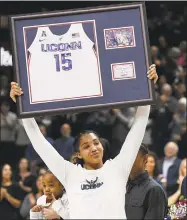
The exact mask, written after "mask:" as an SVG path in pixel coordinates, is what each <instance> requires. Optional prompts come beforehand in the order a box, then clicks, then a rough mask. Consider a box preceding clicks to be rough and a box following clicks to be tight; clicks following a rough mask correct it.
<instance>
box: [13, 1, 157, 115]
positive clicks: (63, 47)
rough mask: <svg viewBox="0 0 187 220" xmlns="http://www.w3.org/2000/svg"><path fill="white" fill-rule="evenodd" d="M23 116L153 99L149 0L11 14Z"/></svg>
mask: <svg viewBox="0 0 187 220" xmlns="http://www.w3.org/2000/svg"><path fill="white" fill-rule="evenodd" d="M10 26H11V37H12V47H13V63H14V70H15V75H16V79H15V80H16V82H18V83H19V85H20V87H21V88H22V89H23V92H24V95H22V96H21V97H19V99H18V115H19V117H20V118H24V117H35V116H39V115H43V114H63V113H68V112H73V111H76V112H79V111H89V110H94V109H98V108H119V107H121V106H122V105H123V106H124V105H126V106H133V105H145V104H154V102H155V94H154V88H153V83H152V82H150V80H148V78H147V70H148V68H149V66H150V65H151V59H150V53H149V51H150V46H149V38H148V27H147V20H146V13H145V5H144V3H132V4H120V5H119V4H118V5H113V6H111V5H110V6H103V7H95V8H84V9H78V10H67V11H55V12H54V11H53V12H42V13H35V14H29V15H28V14H27V15H15V16H13V15H12V16H10Z"/></svg>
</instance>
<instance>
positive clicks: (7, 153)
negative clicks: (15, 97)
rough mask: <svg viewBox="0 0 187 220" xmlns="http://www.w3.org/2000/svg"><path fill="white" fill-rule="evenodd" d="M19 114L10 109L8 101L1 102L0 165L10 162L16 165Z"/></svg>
mask: <svg viewBox="0 0 187 220" xmlns="http://www.w3.org/2000/svg"><path fill="white" fill-rule="evenodd" d="M16 123H17V116H16V114H15V113H13V112H11V111H10V105H9V103H8V102H6V101H3V102H2V103H1V125H0V137H1V140H0V141H1V142H0V165H2V164H4V163H9V164H11V165H12V166H13V167H14V166H15V153H16V152H15V131H16V130H15V128H16Z"/></svg>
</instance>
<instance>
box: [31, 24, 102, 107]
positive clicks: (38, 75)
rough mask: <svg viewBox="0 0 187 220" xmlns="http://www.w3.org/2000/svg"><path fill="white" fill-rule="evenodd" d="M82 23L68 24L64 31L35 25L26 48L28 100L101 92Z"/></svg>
mask: <svg viewBox="0 0 187 220" xmlns="http://www.w3.org/2000/svg"><path fill="white" fill-rule="evenodd" d="M93 46H94V43H93V42H92V41H91V40H90V39H89V38H88V36H87V35H86V33H85V32H84V30H83V27H82V23H76V24H71V26H70V28H69V30H68V31H67V32H66V33H65V34H64V35H60V36H59V35H55V34H53V33H52V32H51V30H50V29H49V27H48V26H43V27H38V30H37V34H36V37H35V39H34V41H33V43H32V44H31V46H30V47H29V48H28V51H29V53H30V56H29V59H28V74H29V75H28V78H29V84H30V102H31V103H40V102H47V101H49V102H50V101H58V100H59V101H61V100H71V99H80V98H90V97H94V96H102V86H101V77H100V67H99V59H98V57H97V55H96V53H95V51H94V49H93Z"/></svg>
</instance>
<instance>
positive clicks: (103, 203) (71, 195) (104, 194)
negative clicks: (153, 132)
mask: <svg viewBox="0 0 187 220" xmlns="http://www.w3.org/2000/svg"><path fill="white" fill-rule="evenodd" d="M149 112H150V106H141V107H138V109H137V113H136V116H135V120H134V123H133V126H132V128H131V130H130V132H129V134H128V135H127V137H126V140H125V143H124V144H123V146H122V148H121V151H120V153H119V155H118V156H117V157H116V158H114V159H113V160H109V161H107V162H106V163H105V164H104V165H103V167H102V168H100V169H97V170H86V169H84V168H82V167H81V166H80V165H79V166H76V165H74V164H72V163H70V162H68V161H66V160H64V159H63V158H62V157H61V156H60V155H59V154H58V153H57V151H55V149H54V148H53V147H52V146H51V145H50V143H49V142H48V141H46V139H45V138H44V137H43V135H42V134H41V132H40V130H39V128H38V126H37V123H36V121H35V120H34V119H22V120H23V125H24V127H25V130H26V132H27V135H28V136H29V138H30V141H31V143H32V145H33V147H34V149H35V150H36V152H37V153H38V154H39V155H40V157H41V158H42V160H43V161H44V163H45V164H46V165H47V166H48V167H49V169H50V170H51V172H53V174H54V175H55V176H56V177H57V178H58V179H59V181H61V183H62V184H63V185H64V187H65V189H66V192H67V197H68V201H69V213H70V219H126V213H125V193H126V183H127V180H128V177H129V174H130V171H131V168H132V166H133V163H134V161H135V159H136V156H137V153H138V150H139V148H140V145H141V143H142V140H143V137H144V134H145V129H146V125H147V121H148V117H149Z"/></svg>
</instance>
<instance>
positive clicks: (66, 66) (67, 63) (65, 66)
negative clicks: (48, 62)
mask: <svg viewBox="0 0 187 220" xmlns="http://www.w3.org/2000/svg"><path fill="white" fill-rule="evenodd" d="M70 56H71V53H63V54H55V55H54V58H55V62H56V71H57V72H60V71H61V68H62V70H64V71H69V70H71V69H72V61H71V60H70V59H68V58H67V57H70Z"/></svg>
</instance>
